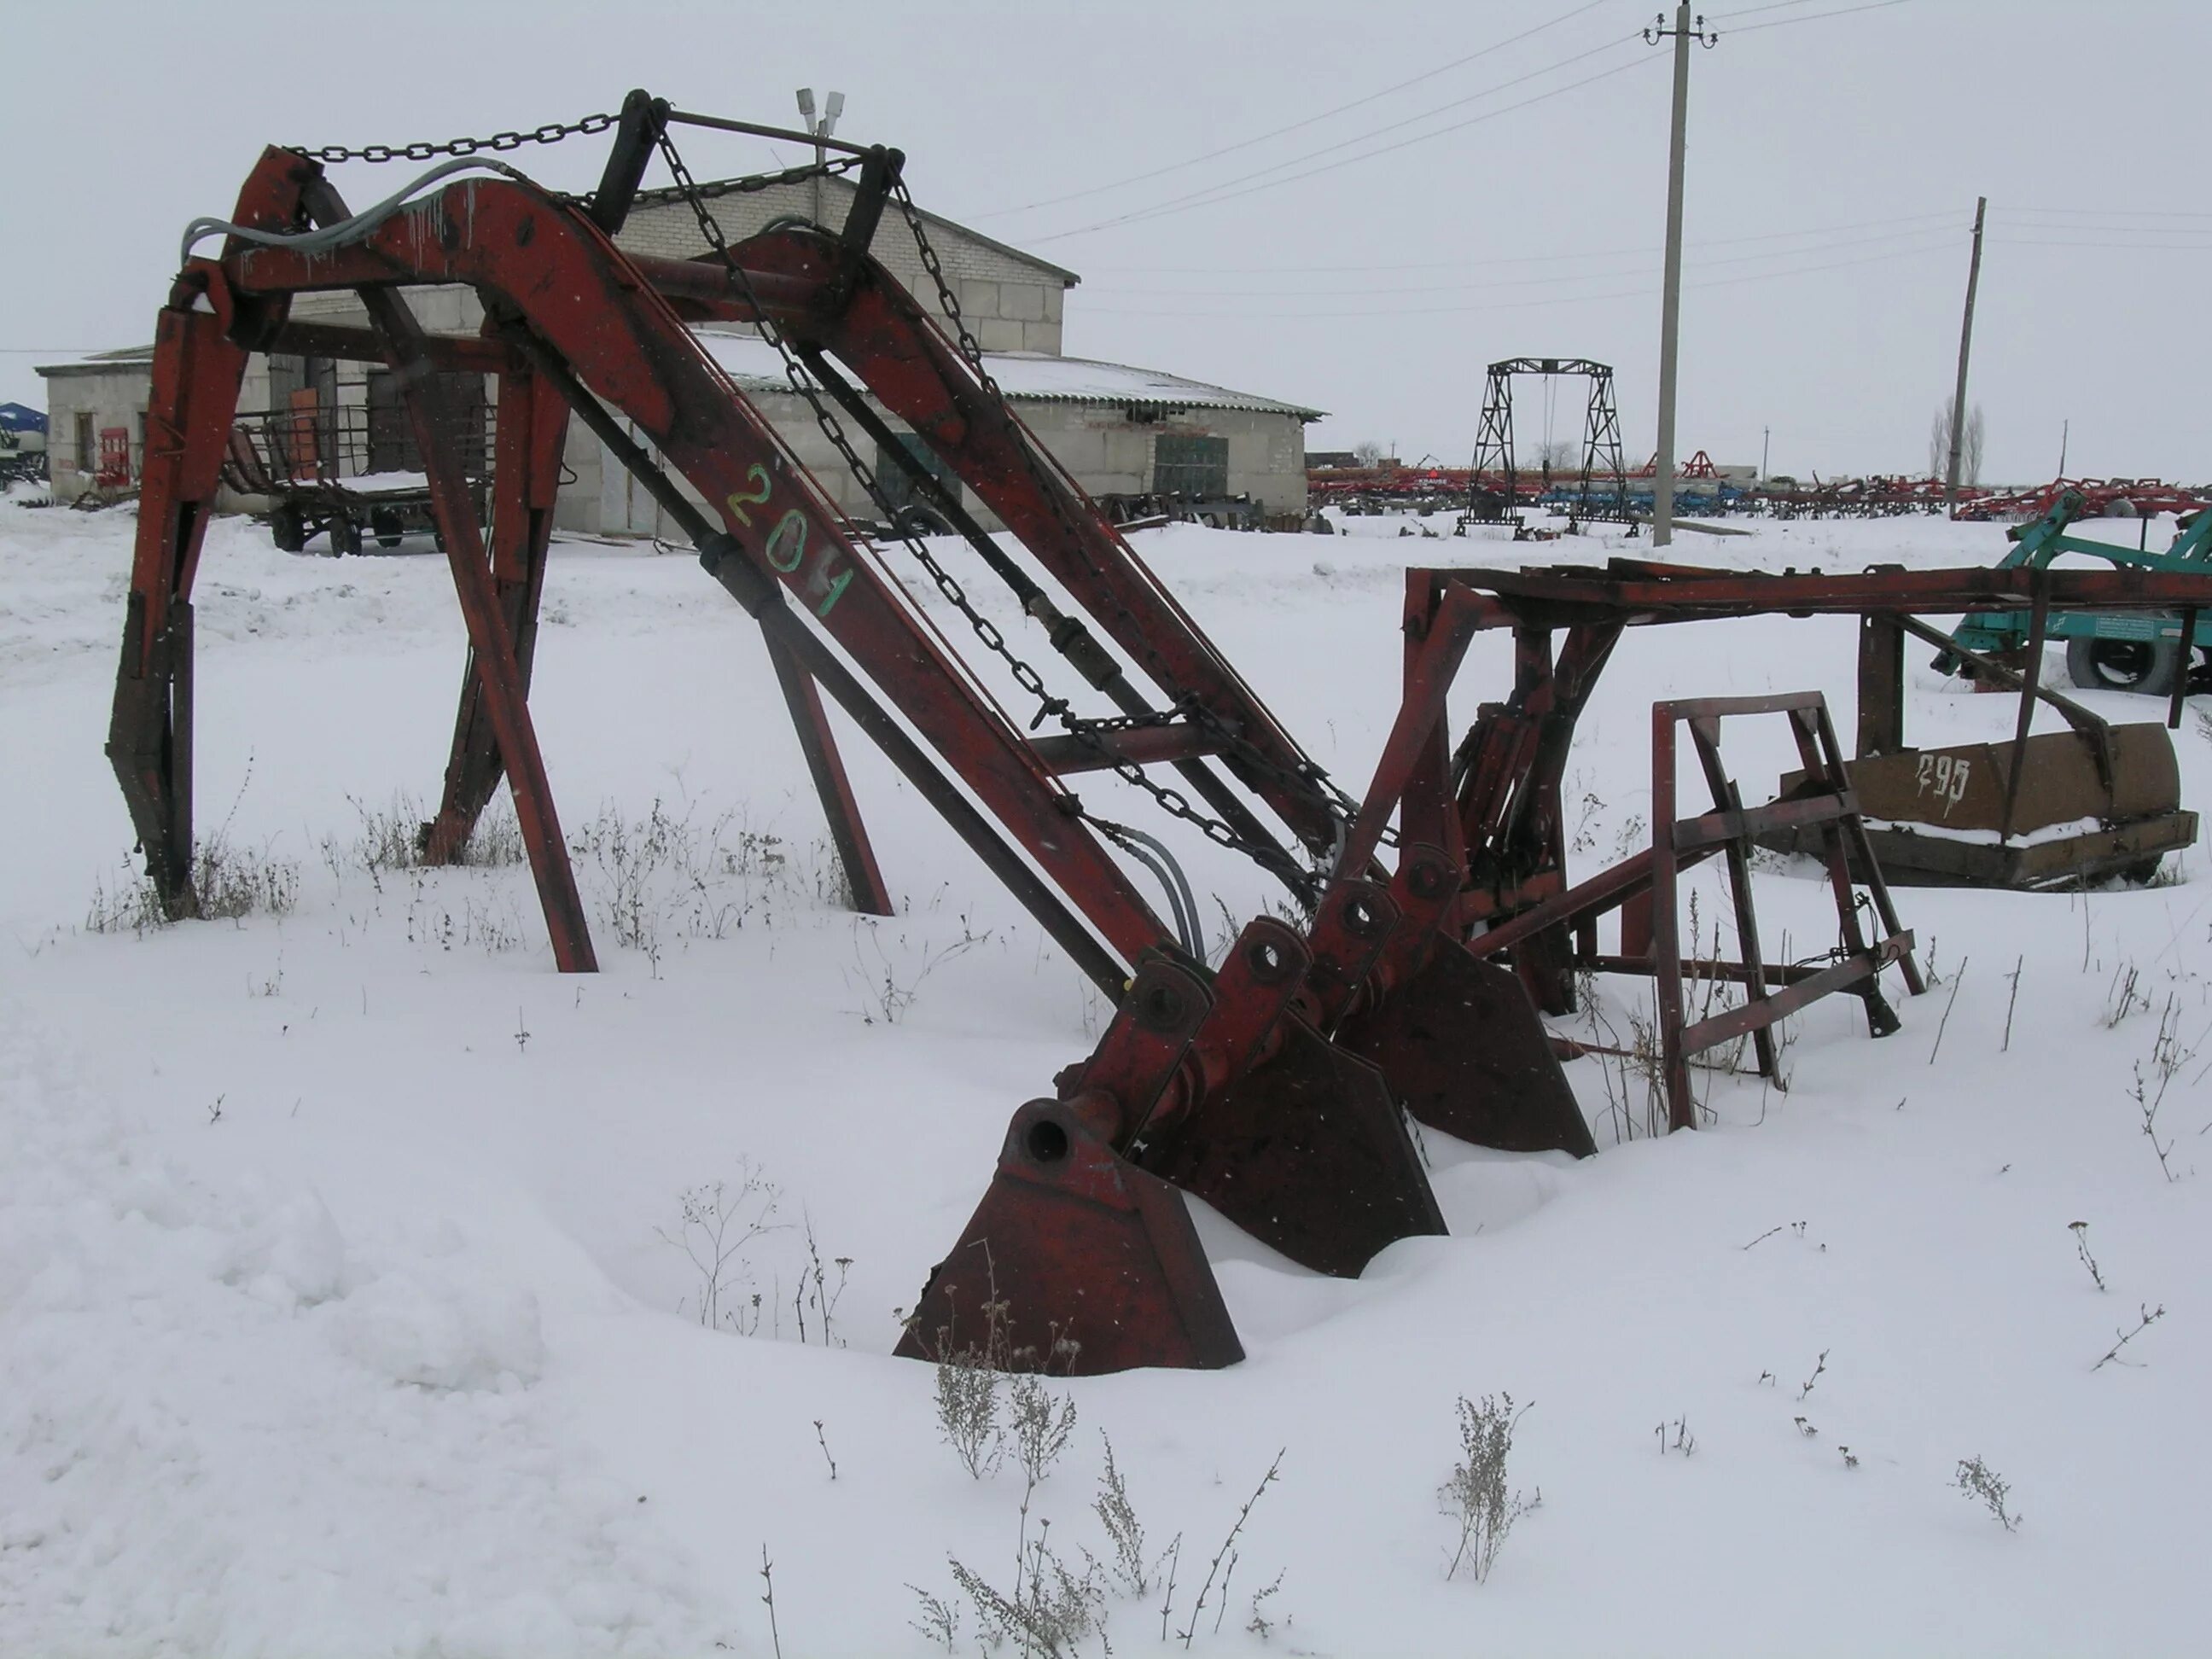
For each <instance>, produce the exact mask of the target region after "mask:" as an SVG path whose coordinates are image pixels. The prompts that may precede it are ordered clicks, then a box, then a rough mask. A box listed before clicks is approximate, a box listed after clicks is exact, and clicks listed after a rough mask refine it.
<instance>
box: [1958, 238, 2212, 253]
mask: <svg viewBox="0 0 2212 1659" xmlns="http://www.w3.org/2000/svg"><path fill="white" fill-rule="evenodd" d="M1990 241H1992V242H1994V243H1996V244H1997V245H1998V246H2002V247H2089V248H2103V249H2106V250H2108V251H2111V252H2124V253H2197V252H2203V250H2205V249H2206V248H2212V242H2088V241H2076V240H2063V241H2062V240H2056V239H2053V238H2049V237H2036V236H1992V237H1991V238H1990Z"/></svg>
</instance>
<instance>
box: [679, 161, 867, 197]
mask: <svg viewBox="0 0 2212 1659" xmlns="http://www.w3.org/2000/svg"><path fill="white" fill-rule="evenodd" d="M862 159H863V158H861V157H860V156H858V155H841V156H839V157H837V159H836V161H809V162H807V163H806V164H805V166H803V167H786V168H784V170H783V171H782V172H781V173H747V174H745V175H744V177H743V178H741V179H710V180H709V181H708V182H707V183H706V184H703V185H701V184H694V185H692V187H691V190H692V192H694V193H696V195H697V196H698V197H699V199H700V200H701V201H702V202H705V201H712V200H713V199H714V198H715V197H719V196H749V195H751V194H752V193H753V192H755V191H763V190H773V189H775V186H777V185H802V184H805V182H806V181H807V180H808V179H829V178H835V177H836V175H837V174H839V173H850V172H852V171H853V170H854V168H855V167H859V166H860V162H861V161H862ZM636 199H637V200H639V201H640V202H653V203H659V202H674V201H679V200H688V199H689V196H688V195H687V193H686V192H685V191H683V190H681V189H674V188H670V189H661V190H641V191H638V193H637V198H636Z"/></svg>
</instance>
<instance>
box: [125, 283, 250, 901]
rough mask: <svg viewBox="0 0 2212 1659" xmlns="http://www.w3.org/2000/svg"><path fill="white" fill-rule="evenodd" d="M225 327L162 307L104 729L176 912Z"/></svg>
mask: <svg viewBox="0 0 2212 1659" xmlns="http://www.w3.org/2000/svg"><path fill="white" fill-rule="evenodd" d="M217 291H218V292H219V291H220V290H217ZM180 292H181V289H180ZM223 330H224V319H223V318H222V316H220V315H218V314H217V313H214V312H209V311H202V310H195V309H192V308H191V306H190V303H189V301H186V302H183V303H179V302H175V301H173V302H172V304H171V305H170V307H168V308H167V310H165V311H163V312H162V313H161V322H160V325H159V330H158V333H157V337H156V339H155V348H154V384H153V392H152V395H151V399H150V401H149V404H148V408H147V417H146V435H147V441H146V456H145V462H144V471H143V477H142V480H141V489H140V493H139V511H138V532H137V551H136V553H135V555H134V557H133V561H132V566H131V599H130V604H129V606H128V609H127V611H126V614H125V623H124V635H123V651H122V660H121V662H120V663H119V664H118V667H117V671H116V677H115V701H114V706H113V709H112V714H111V716H110V720H109V724H108V733H107V757H108V761H109V763H110V764H112V766H113V767H114V769H115V776H116V781H118V783H120V784H121V785H122V787H123V795H124V799H125V801H126V802H127V803H128V804H129V805H130V808H131V824H132V827H133V828H134V829H136V830H137V835H138V841H139V844H140V846H142V847H143V848H144V849H145V854H146V870H147V874H148V875H149V877H150V878H151V879H152V881H153V883H154V885H155V890H156V891H157V892H158V893H159V894H160V896H161V904H162V907H163V908H164V909H165V910H166V911H167V913H168V914H169V915H171V916H191V915H197V914H198V910H199V905H198V899H197V895H196V894H195V893H194V892H193V890H192V851H193V849H192V627H191V624H192V610H191V586H192V574H193V572H194V569H195V568H196V567H197V564H198V562H199V553H200V544H201V542H202V540H203V539H204V537H205V535H206V532H207V520H208V513H209V509H210V506H211V505H212V503H213V501H214V497H215V493H216V488H217V487H218V485H219V484H220V483H221V478H222V457H223V453H224V450H225V446H226V445H227V443H228V440H229V435H230V423H231V421H232V418H233V417H234V416H235V415H236V413H237V410H238V388H239V382H240V378H241V376H243V374H245V371H246V353H245V352H244V351H242V350H240V349H239V348H238V347H237V346H235V345H234V344H233V343H231V342H230V341H229V340H228V339H227V338H226V337H224V331H223Z"/></svg>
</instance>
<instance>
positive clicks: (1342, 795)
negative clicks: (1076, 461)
mask: <svg viewBox="0 0 2212 1659" xmlns="http://www.w3.org/2000/svg"><path fill="white" fill-rule="evenodd" d="M892 189H893V193H894V195H895V196H896V198H897V201H898V204H899V210H900V212H901V213H902V215H903V216H905V219H906V222H907V228H908V231H909V232H910V233H911V234H912V235H913V237H914V243H915V252H917V254H918V255H919V256H920V258H921V268H922V270H924V271H926V272H927V273H928V276H929V279H930V281H931V283H933V284H934V285H935V287H936V289H937V299H938V304H939V306H940V307H943V309H944V312H945V318H946V320H948V321H949V322H950V323H951V325H952V331H953V337H954V340H955V343H957V345H958V347H959V349H960V355H961V356H962V357H963V359H965V360H966V362H967V364H968V367H969V368H970V369H971V370H973V371H974V373H975V378H976V379H977V380H981V382H982V383H983V388H984V390H985V391H986V392H988V393H989V394H990V395H991V397H992V398H993V399H994V400H995V401H997V402H998V403H1000V404H1004V403H1005V401H1006V397H1005V394H1004V393H1003V392H1000V389H999V385H998V382H997V381H996V380H994V379H993V378H992V376H991V371H990V369H989V368H987V367H986V366H985V364H984V362H983V348H982V346H981V344H980V343H978V342H977V340H976V338H975V335H974V334H972V333H971V332H969V328H968V320H967V318H966V317H965V316H964V315H963V313H962V311H961V308H960V299H959V295H957V294H956V293H955V292H954V291H953V289H952V284H951V282H950V281H948V280H947V279H946V277H945V265H944V262H943V261H942V260H940V259H939V258H938V255H937V250H936V248H935V247H934V246H932V245H931V243H930V240H929V233H928V231H927V229H926V228H924V226H923V223H922V218H921V210H920V209H919V208H917V207H916V206H915V201H914V197H913V196H912V195H911V194H910V193H909V192H908V190H907V186H906V181H905V180H904V179H899V180H896V182H895V183H894V185H893V186H892ZM1016 447H1017V448H1018V450H1019V451H1020V453H1021V456H1022V459H1023V463H1024V465H1025V466H1026V467H1027V468H1028V470H1029V473H1030V482H1031V483H1034V484H1035V485H1036V490H1037V495H1039V497H1040V498H1041V499H1042V500H1043V501H1045V502H1046V503H1047V504H1048V506H1050V507H1051V508H1052V510H1053V513H1054V516H1055V517H1057V518H1058V519H1059V520H1060V528H1061V530H1062V532H1064V533H1065V535H1066V543H1067V545H1068V546H1070V547H1072V548H1073V549H1074V550H1076V551H1078V552H1079V553H1083V552H1084V543H1083V538H1082V537H1081V536H1080V535H1079V533H1078V532H1077V530H1076V527H1075V526H1074V525H1073V524H1072V523H1070V522H1069V521H1068V518H1067V513H1066V505H1065V503H1064V502H1063V501H1062V499H1061V495H1060V491H1059V490H1057V489H1054V488H1053V487H1052V486H1051V484H1050V483H1049V482H1048V480H1047V479H1046V478H1045V477H1043V475H1042V472H1041V471H1040V470H1039V468H1038V465H1037V462H1036V456H1035V455H1034V454H1032V453H1030V447H1029V445H1028V444H1027V443H1018V444H1017V446H1016ZM1085 558H1086V560H1087V559H1088V555H1087V553H1086V554H1085ZM1091 574H1093V575H1096V576H1100V577H1101V578H1102V579H1103V575H1104V573H1103V571H1100V570H1099V569H1098V568H1097V564H1096V563H1095V562H1094V563H1092V564H1091ZM1100 587H1101V589H1102V591H1103V592H1105V593H1106V594H1107V595H1108V596H1109V598H1111V599H1114V604H1115V609H1116V610H1117V611H1120V613H1121V619H1122V621H1123V622H1124V623H1126V624H1127V629H1128V631H1129V633H1130V635H1132V636H1133V637H1135V638H1138V639H1141V638H1143V637H1144V633H1145V629H1144V626H1143V624H1142V623H1139V621H1138V619H1137V618H1136V617H1134V616H1133V614H1131V612H1130V611H1129V609H1128V607H1127V605H1123V604H1121V600H1120V599H1119V597H1118V596H1116V595H1115V593H1114V591H1113V586H1112V584H1111V583H1110V582H1106V581H1104V580H1102V581H1101V583H1100ZM1177 706H1178V708H1185V707H1187V708H1188V714H1189V717H1190V718H1191V719H1192V720H1194V722H1195V723H1196V724H1197V725H1200V726H1203V727H1205V728H1206V732H1207V735H1208V736H1210V737H1212V738H1214V739H1215V740H1216V741H1218V742H1220V743H1222V744H1225V746H1226V747H1228V748H1230V749H1231V750H1233V751H1234V752H1235V754H1236V756H1237V759H1238V760H1239V761H1241V762H1243V763H1244V764H1245V765H1247V766H1248V767H1250V768H1251V769H1254V770H1256V771H1259V772H1262V773H1265V774H1266V775H1268V776H1270V777H1272V778H1273V779H1275V780H1276V781H1278V782H1282V783H1288V784H1290V785H1291V786H1292V787H1294V788H1296V787H1299V786H1304V787H1308V788H1311V789H1313V790H1316V791H1317V792H1318V793H1321V795H1322V797H1323V798H1324V799H1326V800H1327V801H1328V803H1329V805H1331V806H1332V807H1333V809H1334V812H1335V814H1336V816H1337V817H1339V819H1340V823H1339V826H1338V835H1339V839H1340V840H1341V838H1342V836H1343V834H1344V833H1345V831H1346V828H1347V827H1348V825H1349V823H1350V821H1351V820H1352V819H1353V818H1356V817H1358V815H1359V802H1358V800H1357V799H1355V798H1353V797H1352V795H1350V794H1348V793H1346V791H1345V790H1344V789H1342V788H1341V787H1339V786H1338V784H1337V783H1336V781H1335V780H1334V779H1333V778H1331V777H1330V776H1329V775H1328V773H1327V772H1326V771H1325V770H1323V769H1322V768H1321V767H1320V766H1318V765H1316V763H1313V762H1312V761H1310V760H1309V761H1306V762H1305V763H1304V764H1303V765H1301V766H1299V767H1297V768H1295V769H1293V768H1290V767H1285V766H1284V765H1282V764H1281V763H1279V762H1278V761H1275V760H1273V758H1271V757H1269V756H1268V755H1267V753H1266V752H1265V751H1263V750H1261V749H1260V748H1259V747H1258V746H1257V745H1256V744H1253V743H1252V742H1251V741H1250V740H1249V738H1246V737H1245V736H1244V735H1243V733H1242V732H1238V731H1237V730H1236V729H1235V728H1233V727H1232V726H1230V725H1229V724H1228V723H1227V722H1226V721H1225V720H1223V719H1222V718H1221V717H1220V716H1219V715H1218V714H1216V713H1214V711H1213V709H1212V708H1211V707H1210V706H1208V705H1207V704H1206V702H1204V700H1202V699H1200V698H1199V697H1197V696H1184V697H1183V698H1182V700H1181V702H1179V703H1178V705H1177ZM1146 787H1147V788H1152V787H1156V786H1154V785H1152V783H1151V782H1150V781H1146ZM1383 843H1384V845H1386V846H1390V847H1395V846H1396V845H1397V844H1398V836H1397V832H1396V831H1395V830H1394V829H1388V828H1385V829H1384V830H1383Z"/></svg>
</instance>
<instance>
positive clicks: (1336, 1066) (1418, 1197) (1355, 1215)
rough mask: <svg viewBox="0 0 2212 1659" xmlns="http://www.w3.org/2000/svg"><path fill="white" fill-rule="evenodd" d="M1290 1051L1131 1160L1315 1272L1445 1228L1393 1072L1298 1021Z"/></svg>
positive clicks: (1342, 1273) (1285, 1045)
mask: <svg viewBox="0 0 2212 1659" xmlns="http://www.w3.org/2000/svg"><path fill="white" fill-rule="evenodd" d="M1279 1036H1280V1046H1279V1048H1277V1050H1276V1052H1275V1053H1274V1054H1273V1056H1271V1057H1270V1058H1269V1059H1267V1060H1264V1061H1263V1062H1261V1064H1260V1065H1258V1066H1254V1067H1253V1068H1252V1070H1250V1071H1249V1072H1248V1073H1245V1075H1244V1076H1243V1077H1242V1078H1240V1079H1237V1081H1236V1082H1234V1083H1232V1084H1231V1085H1230V1086H1229V1088H1228V1089H1227V1090H1226V1091H1224V1092H1223V1093H1221V1094H1219V1095H1217V1096H1214V1097H1212V1098H1209V1099H1208V1100H1207V1101H1206V1103H1204V1104H1203V1105H1201V1106H1200V1107H1199V1108H1198V1109H1195V1110H1194V1111H1193V1112H1191V1113H1190V1114H1189V1115H1187V1116H1185V1117H1183V1118H1182V1119H1181V1120H1180V1121H1177V1122H1176V1123H1175V1124H1173V1125H1172V1126H1170V1127H1168V1128H1166V1129H1165V1130H1164V1131H1163V1132H1162V1133H1160V1134H1159V1135H1158V1137H1157V1138H1148V1139H1146V1142H1145V1143H1144V1144H1143V1145H1142V1146H1141V1147H1139V1148H1134V1149H1133V1151H1132V1155H1133V1157H1134V1158H1136V1159H1137V1160H1138V1161H1139V1163H1141V1164H1143V1166H1144V1167H1145V1168H1146V1169H1147V1170H1151V1171H1152V1172H1153V1173H1154V1174H1156V1175H1158V1176H1161V1177H1162V1178H1163V1179H1165V1180H1168V1181H1172V1182H1175V1184H1176V1186H1178V1187H1181V1188H1183V1190H1184V1191H1186V1192H1190V1193H1195V1194H1197V1195H1198V1196H1199V1197H1200V1198H1202V1199H1204V1200H1206V1202H1207V1203H1209V1204H1211V1205H1212V1206H1213V1207H1214V1208H1215V1209H1217V1210H1218V1211H1220V1212H1222V1214H1224V1215H1225V1216H1227V1217H1228V1218H1229V1219H1231V1221H1233V1222H1235V1223H1236V1224H1237V1225H1238V1226H1240V1227H1242V1228H1243V1229H1244V1231H1247V1232H1249V1233H1250V1234H1252V1235H1253V1237H1255V1238H1258V1239H1259V1240H1260V1241H1261V1243H1266V1244H1268V1245H1271V1246H1273V1248H1274V1249H1278V1250H1280V1251H1281V1252H1282V1253H1283V1254H1284V1255H1286V1256H1288V1257H1290V1258H1291V1261H1296V1262H1297V1263H1298V1264H1299V1265H1300V1266H1302V1267H1310V1268H1312V1269H1313V1270H1314V1271H1315V1272H1316V1273H1332V1274H1334V1275H1335V1276H1337V1277H1338V1278H1340V1279H1350V1278H1354V1277H1356V1276H1357V1275H1358V1273H1359V1270H1360V1269H1361V1268H1363V1267H1365V1266H1366V1265H1367V1263H1368V1261H1369V1260H1370V1258H1372V1257H1373V1256H1374V1255H1375V1253H1376V1251H1378V1250H1380V1249H1383V1248H1384V1247H1385V1246H1386V1245H1389V1244H1394V1243H1396V1242H1397V1241H1398V1240H1400V1239H1401V1238H1408V1237H1413V1235H1415V1234H1417V1233H1442V1232H1443V1231H1445V1229H1444V1218H1443V1212H1442V1211H1441V1210H1439V1209H1438V1208H1437V1200H1436V1194H1434V1193H1433V1192H1431V1190H1430V1188H1429V1179H1428V1176H1427V1175H1426V1174H1425V1173H1424V1172H1423V1170H1422V1169H1421V1160H1420V1155H1419V1153H1418V1152H1416V1151H1415V1150H1414V1148H1413V1138H1412V1136H1411V1135H1409V1134H1408V1133H1407V1130H1406V1120H1405V1117H1404V1115H1403V1114H1401V1112H1400V1111H1399V1109H1398V1107H1397V1104H1396V1103H1395V1101H1393V1100H1392V1099H1391V1097H1390V1091H1389V1087H1388V1086H1387V1085H1385V1084H1384V1083H1383V1074H1382V1073H1380V1072H1378V1071H1376V1069H1375V1068H1374V1067H1373V1066H1370V1065H1369V1064H1368V1063H1367V1062H1366V1061H1365V1060H1360V1059H1358V1058H1355V1057H1354V1056H1353V1055H1352V1054H1348V1053H1346V1051H1345V1050H1344V1049H1342V1048H1338V1047H1337V1046H1336V1045H1335V1044H1334V1043H1332V1042H1329V1041H1328V1038H1326V1037H1324V1036H1322V1035H1321V1034H1320V1033H1319V1032H1318V1031H1316V1030H1314V1029H1313V1027H1312V1026H1310V1025H1309V1024H1306V1023H1305V1021H1304V1020H1303V1019H1301V1018H1298V1017H1297V1015H1295V1014H1292V1015H1290V1016H1287V1017H1286V1018H1285V1019H1284V1020H1283V1022H1282V1024H1281V1025H1280V1027H1279Z"/></svg>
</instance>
